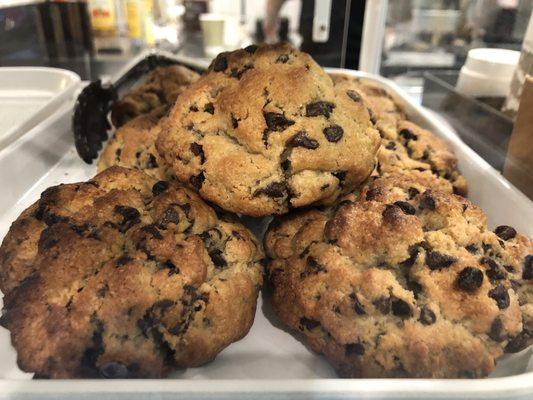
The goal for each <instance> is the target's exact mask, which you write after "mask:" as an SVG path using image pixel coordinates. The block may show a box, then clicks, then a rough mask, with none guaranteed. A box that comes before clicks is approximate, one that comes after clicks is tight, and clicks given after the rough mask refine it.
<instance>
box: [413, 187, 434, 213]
mask: <svg viewBox="0 0 533 400" xmlns="http://www.w3.org/2000/svg"><path fill="white" fill-rule="evenodd" d="M418 207H419V208H420V209H421V210H424V209H427V210H431V211H433V210H435V208H436V207H437V205H436V203H435V198H434V197H433V196H432V195H431V194H430V193H428V192H427V191H426V192H424V194H422V197H421V198H420V205H419V206H418Z"/></svg>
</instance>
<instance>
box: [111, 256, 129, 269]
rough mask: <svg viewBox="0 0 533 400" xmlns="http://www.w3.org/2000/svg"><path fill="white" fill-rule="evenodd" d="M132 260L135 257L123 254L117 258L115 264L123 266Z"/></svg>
mask: <svg viewBox="0 0 533 400" xmlns="http://www.w3.org/2000/svg"><path fill="white" fill-rule="evenodd" d="M132 260H133V258H131V257H130V256H121V257H119V258H117V259H116V260H115V264H116V265H117V267H122V266H123V265H126V264H127V263H129V262H130V261H132Z"/></svg>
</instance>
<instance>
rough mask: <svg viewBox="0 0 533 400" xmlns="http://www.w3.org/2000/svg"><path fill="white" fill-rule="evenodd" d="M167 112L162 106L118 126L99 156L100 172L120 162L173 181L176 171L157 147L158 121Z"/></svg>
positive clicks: (156, 176) (153, 175) (125, 165)
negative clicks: (173, 171)
mask: <svg viewBox="0 0 533 400" xmlns="http://www.w3.org/2000/svg"><path fill="white" fill-rule="evenodd" d="M166 112H167V108H166V107H160V108H158V109H156V110H153V111H152V112H150V113H148V114H144V115H139V116H137V117H135V118H134V119H132V120H130V121H128V122H126V123H125V124H124V125H123V126H121V127H120V128H118V129H117V130H116V131H115V134H114V135H113V137H112V138H111V139H109V141H108V142H107V143H106V145H105V148H104V150H103V151H102V154H101V155H100V159H99V160H98V172H102V171H103V170H105V169H106V168H109V167H111V166H113V165H117V166H120V167H125V168H135V169H139V170H142V171H143V172H145V173H146V174H148V175H150V176H152V177H154V178H156V179H159V180H166V181H168V180H172V179H173V176H174V174H173V173H172V172H171V171H170V169H169V167H168V166H167V164H166V163H165V161H164V160H163V158H162V157H161V156H160V155H159V153H158V152H157V150H156V148H155V141H156V139H157V135H158V133H159V126H158V122H159V121H160V119H161V118H163V117H164V115H165V114H166Z"/></svg>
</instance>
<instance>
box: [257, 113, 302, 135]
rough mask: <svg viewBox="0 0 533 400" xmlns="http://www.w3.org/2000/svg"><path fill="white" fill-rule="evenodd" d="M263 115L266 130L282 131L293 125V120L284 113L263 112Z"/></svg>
mask: <svg viewBox="0 0 533 400" xmlns="http://www.w3.org/2000/svg"><path fill="white" fill-rule="evenodd" d="M263 116H264V118H265V122H266V125H267V128H268V130H270V131H274V132H282V131H284V130H285V129H287V128H288V127H289V126H291V125H294V121H291V120H290V119H287V118H285V115H283V114H280V113H275V112H264V113H263Z"/></svg>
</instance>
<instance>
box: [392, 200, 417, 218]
mask: <svg viewBox="0 0 533 400" xmlns="http://www.w3.org/2000/svg"><path fill="white" fill-rule="evenodd" d="M394 205H396V206H398V207H400V209H401V210H402V211H403V212H404V213H406V214H407V215H414V214H415V213H416V209H415V207H414V206H413V205H412V204H410V203H408V202H406V201H396V202H394Z"/></svg>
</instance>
